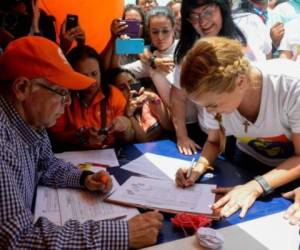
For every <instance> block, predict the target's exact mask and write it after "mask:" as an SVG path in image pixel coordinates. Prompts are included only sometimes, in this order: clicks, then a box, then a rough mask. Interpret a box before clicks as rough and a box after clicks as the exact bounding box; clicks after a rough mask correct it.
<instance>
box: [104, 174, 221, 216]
mask: <svg viewBox="0 0 300 250" xmlns="http://www.w3.org/2000/svg"><path fill="white" fill-rule="evenodd" d="M215 187H216V185H211V184H195V185H194V186H192V187H189V188H180V187H177V186H176V184H175V183H174V182H173V181H168V180H159V179H151V178H144V177H137V176H132V177H130V178H129V179H128V180H127V181H126V182H125V183H124V184H123V185H122V186H120V187H119V188H117V190H116V191H115V192H113V193H112V195H110V196H109V197H108V198H107V200H108V201H112V202H120V203H122V204H132V205H140V206H143V207H148V208H159V209H161V210H162V211H163V210H164V209H165V210H176V211H180V212H190V213H202V214H212V210H211V209H210V208H209V205H211V204H213V203H214V201H215V194H213V193H212V192H211V190H212V189H213V188H215Z"/></svg>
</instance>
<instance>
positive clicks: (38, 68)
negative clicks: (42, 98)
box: [0, 36, 95, 90]
mask: <svg viewBox="0 0 300 250" xmlns="http://www.w3.org/2000/svg"><path fill="white" fill-rule="evenodd" d="M0 70H1V74H0V79H1V80H15V79H16V78H18V77H27V78H29V79H35V78H45V79H47V80H49V81H51V82H53V83H54V84H56V85H59V86H62V87H65V88H67V89H74V90H76V89H85V88H87V87H89V86H90V85H91V84H93V83H95V80H94V79H92V78H89V77H87V76H85V75H82V74H80V73H77V72H76V71H74V70H73V68H72V67H71V65H70V64H69V63H68V61H67V59H66V58H65V56H64V54H63V52H62V51H61V49H60V47H59V46H58V45H57V44H56V43H54V42H52V41H51V40H48V39H46V38H43V37H41V36H25V37H22V38H19V39H16V40H14V41H12V42H10V43H9V45H8V46H7V47H6V49H5V51H4V53H3V54H2V55H1V56H0Z"/></svg>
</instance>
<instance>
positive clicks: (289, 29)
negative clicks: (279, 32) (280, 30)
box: [278, 16, 300, 63]
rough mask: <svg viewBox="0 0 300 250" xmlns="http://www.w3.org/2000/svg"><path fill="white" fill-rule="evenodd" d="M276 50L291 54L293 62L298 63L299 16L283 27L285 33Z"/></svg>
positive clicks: (299, 45) (299, 43)
mask: <svg viewBox="0 0 300 250" xmlns="http://www.w3.org/2000/svg"><path fill="white" fill-rule="evenodd" d="M278 50H287V51H290V52H292V54H293V60H294V61H296V62H298V63H300V16H299V17H297V18H294V19H293V20H291V21H290V22H288V23H287V24H286V25H285V32H284V35H283V38H282V40H281V43H280V46H279V48H278Z"/></svg>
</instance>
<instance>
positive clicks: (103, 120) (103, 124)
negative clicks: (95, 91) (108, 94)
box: [100, 98, 106, 129]
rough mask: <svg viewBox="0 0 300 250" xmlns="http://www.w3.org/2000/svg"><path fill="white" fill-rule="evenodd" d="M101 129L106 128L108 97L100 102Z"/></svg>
mask: <svg viewBox="0 0 300 250" xmlns="http://www.w3.org/2000/svg"><path fill="white" fill-rule="evenodd" d="M100 112H101V114H100V115H101V129H105V128H106V98H103V100H102V101H101V102H100Z"/></svg>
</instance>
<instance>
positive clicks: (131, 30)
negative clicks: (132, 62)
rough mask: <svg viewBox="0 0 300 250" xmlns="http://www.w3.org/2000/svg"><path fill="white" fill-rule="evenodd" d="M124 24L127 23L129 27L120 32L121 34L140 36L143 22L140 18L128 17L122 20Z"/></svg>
mask: <svg viewBox="0 0 300 250" xmlns="http://www.w3.org/2000/svg"><path fill="white" fill-rule="evenodd" d="M121 22H122V23H123V24H127V28H126V29H124V30H122V31H121V32H120V33H119V34H120V35H125V34H126V35H127V36H129V37H130V38H138V37H139V34H140V25H141V22H140V21H138V20H133V19H128V20H122V21H121Z"/></svg>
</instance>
